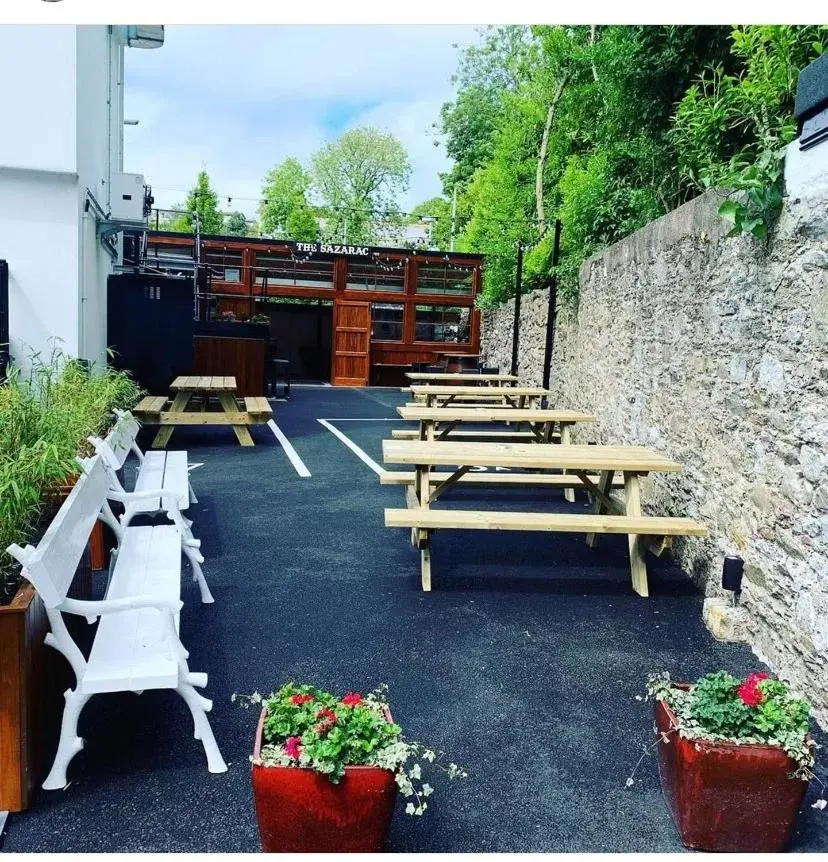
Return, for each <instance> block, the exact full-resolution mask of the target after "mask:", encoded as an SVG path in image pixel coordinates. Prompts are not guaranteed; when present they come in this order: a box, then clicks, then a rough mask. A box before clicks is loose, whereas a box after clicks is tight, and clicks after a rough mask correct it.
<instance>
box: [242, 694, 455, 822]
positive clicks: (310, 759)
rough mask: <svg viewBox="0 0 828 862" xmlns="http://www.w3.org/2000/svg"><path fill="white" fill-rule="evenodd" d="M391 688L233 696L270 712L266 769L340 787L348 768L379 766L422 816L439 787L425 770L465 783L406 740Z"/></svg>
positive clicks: (267, 716) (265, 739) (264, 751)
mask: <svg viewBox="0 0 828 862" xmlns="http://www.w3.org/2000/svg"><path fill="white" fill-rule="evenodd" d="M387 693H388V686H387V685H384V684H383V685H380V686H379V687H378V688H377V689H376V690H374V691H373V692H371V693H370V694H367V695H365V696H364V697H363V696H362V695H360V694H356V693H353V692H350V693H348V694H346V695H345V696H344V697H342V698H338V697H336V696H335V695H333V694H331V693H330V692H327V691H323V690H322V689H319V688H316V687H315V686H312V685H297V684H295V683H293V682H288V683H286V684H285V685H283V686H282V687H281V688H280V689H279V690H278V691H276V692H274V693H272V694H270V695H267V696H262V695H261V694H259V693H258V692H254V693H253V694H252V695H249V696H248V695H235V694H234V695H233V697H232V700H233V701H234V702H235V701H237V700H238V701H239V702H240V703H241V704H242V705H243V706H245V707H248V706H250V705H251V704H261V705H262V706H263V707H264V709H265V711H266V714H265V720H264V731H263V743H264V744H263V745H262V748H261V756H260V760H258V761H254V762H255V763H257V764H258V765H261V766H287V767H298V768H304V769H312V770H313V771H314V772H318V773H320V774H322V775H326V776H327V777H328V778H329V779H330V780H331V781H332V782H333V783H334V784H337V783H338V782H339V781H340V780H341V779H342V777H343V776H344V775H345V767H346V766H376V767H379V768H380V769H387V770H390V771H391V772H393V773H395V779H396V782H397V786H398V787H399V789H400V791H401V792H402V794H403V795H404V796H405V797H407V798H408V799H409V802H408V803H407V804H406V807H405V813H406V814H414V815H422V814H423V813H424V812H425V810H426V809H427V808H428V802H427V801H426V800H427V798H428V797H429V796H430V795H431V794H432V793H433V791H434V788H433V787H432V786H431V785H430V784H428V782H426V781H425V780H424V777H423V767H424V766H425V767H426V769H427V768H428V766H434V767H436V768H438V769H440V770H441V771H442V772H444V773H445V774H446V775H447V776H448V777H449V778H465V777H466V773H465V772H464V771H463V770H462V769H461V768H460V767H459V766H457V764H456V763H449V764H448V765H447V766H446V767H443V766H441V765H440V763H439V757H440V755H439V754H438V753H437V752H435V751H433V750H431V749H429V748H426V747H425V746H423V745H421V744H420V743H418V742H412V741H410V740H407V739H406V738H405V737H404V736H403V734H402V729H401V728H400V726H399V725H397V724H395V723H394V722H393V721H392V719H391V715H390V712H389V710H388V701H387Z"/></svg>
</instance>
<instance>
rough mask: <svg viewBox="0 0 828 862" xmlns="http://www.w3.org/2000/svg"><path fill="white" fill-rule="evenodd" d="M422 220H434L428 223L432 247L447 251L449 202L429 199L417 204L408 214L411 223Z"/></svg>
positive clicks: (449, 237) (449, 224)
mask: <svg viewBox="0 0 828 862" xmlns="http://www.w3.org/2000/svg"><path fill="white" fill-rule="evenodd" d="M424 218H427V219H434V220H435V221H433V222H431V223H430V224H431V245H432V247H433V248H438V249H440V250H441V251H448V250H449V245H450V244H451V201H447V200H446V199H445V198H442V197H434V198H429V199H428V200H426V201H423V202H422V203H419V204H417V206H415V207H414V209H412V210H411V212H410V213H409V220H410V221H412V222H417V221H421V220H422V219H424Z"/></svg>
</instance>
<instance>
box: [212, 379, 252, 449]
mask: <svg viewBox="0 0 828 862" xmlns="http://www.w3.org/2000/svg"><path fill="white" fill-rule="evenodd" d="M218 400H219V404H221V406H222V409H223V410H224V412H225V413H238V412H239V408H238V406H237V405H236V399H235V398H234V397H233V393H232V392H219V394H218ZM232 427H233V432H234V433H235V435H236V439H237V440H238V441H239V443H241V445H242V446H255V445H256V444H255V443H254V442H253V438H252V437H251V436H250V431H248V430H247V426H246V425H233V426H232Z"/></svg>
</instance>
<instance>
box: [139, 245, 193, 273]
mask: <svg viewBox="0 0 828 862" xmlns="http://www.w3.org/2000/svg"><path fill="white" fill-rule="evenodd" d="M147 264H148V265H149V266H151V267H153V268H155V269H160V270H164V271H166V272H170V273H173V272H190V273H192V271H193V269H194V268H195V261H194V260H193V247H192V246H191V245H173V244H172V243H170V245H162V244H156V243H152V244H148V245H147Z"/></svg>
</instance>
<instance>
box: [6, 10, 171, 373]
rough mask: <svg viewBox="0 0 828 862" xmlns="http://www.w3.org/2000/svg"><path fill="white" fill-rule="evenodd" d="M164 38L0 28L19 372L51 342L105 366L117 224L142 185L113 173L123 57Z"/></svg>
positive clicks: (86, 29) (137, 204) (117, 169)
mask: <svg viewBox="0 0 828 862" xmlns="http://www.w3.org/2000/svg"><path fill="white" fill-rule="evenodd" d="M162 41H163V28H161V27H146V28H144V27H110V26H104V25H101V26H83V27H81V26H56V25H53V26H5V27H0V80H3V81H4V82H5V84H6V86H5V87H4V88H3V106H2V111H3V130H2V134H0V258H3V259H5V260H7V261H8V267H9V273H8V275H9V330H10V352H11V356H12V359H13V360H14V361H15V363H16V364H18V365H21V366H23V367H24V368H25V367H26V366H27V364H28V357H29V354H30V353H31V352H32V351H35V352H42V353H47V352H48V351H49V350H50V348H51V344H52V343H53V342H52V339H59V341H57V342H54V343H56V344H57V346H59V347H60V348H61V349H62V350H63V351H64V352H65V353H66V354H68V355H71V356H77V357H80V358H83V359H87V360H90V361H94V362H97V363H104V362H105V361H106V346H107V345H106V280H107V277H108V275H109V274H110V272H112V268H113V264H114V263H115V262H117V260H118V254H119V245H120V243H119V239H118V228H119V227H120V226H121V225H120V224H119V223H120V222H123V223H126V224H129V223H132V224H133V225H134V224H136V223H137V222H140V221H141V215H142V214H141V210H142V208H143V206H144V203H145V202H144V200H143V196H144V188H143V181H142V179H141V178H140V177H135V176H134V175H124V174H123V119H124V117H123V104H124V101H123V91H124V86H123V84H124V77H123V70H124V50H125V48H126V47H127V46H135V47H155V46H157V45H158V44H161V42H162ZM125 184H126V185H125Z"/></svg>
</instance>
